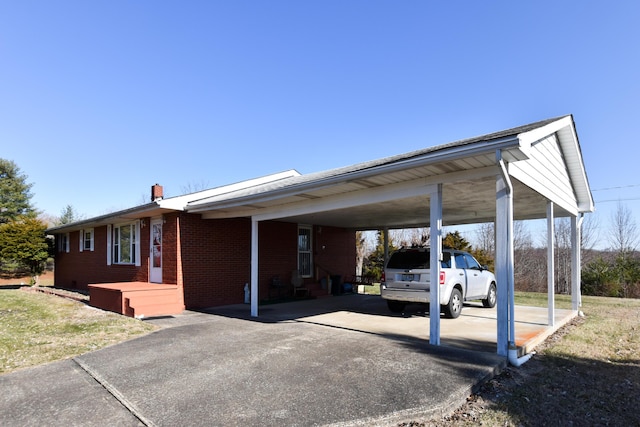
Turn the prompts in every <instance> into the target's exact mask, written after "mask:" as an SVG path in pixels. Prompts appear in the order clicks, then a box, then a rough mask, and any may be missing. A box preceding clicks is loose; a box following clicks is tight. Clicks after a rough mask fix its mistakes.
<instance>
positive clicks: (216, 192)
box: [181, 169, 300, 209]
mask: <svg viewBox="0 0 640 427" xmlns="http://www.w3.org/2000/svg"><path fill="white" fill-rule="evenodd" d="M298 176H300V172H298V171H297V170H295V169H290V170H288V171H284V172H279V173H274V174H271V175H266V176H262V177H259V178H254V179H249V180H246V181H241V182H237V183H235V184H230V185H225V186H222V187H217V188H211V189H209V190H204V191H200V192H197V193H192V194H187V195H185V196H181V197H182V198H183V200H185V202H186V203H184V204H183V205H182V206H181V209H184V208H185V207H186V206H187V204H189V205H190V206H199V205H202V204H206V203H207V199H209V198H211V197H215V196H220V195H224V194H229V193H233V192H235V191H240V190H246V189H248V188H251V187H257V186H260V185H265V184H270V183H273V182H276V181H282V180H284V179H289V178H295V177H298Z"/></svg>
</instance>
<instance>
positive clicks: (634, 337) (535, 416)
mask: <svg viewBox="0 0 640 427" xmlns="http://www.w3.org/2000/svg"><path fill="white" fill-rule="evenodd" d="M582 302H583V305H582V311H583V312H584V317H578V318H576V319H575V320H574V321H573V322H572V323H571V324H569V325H567V326H565V327H564V328H562V329H561V330H560V331H558V332H557V333H556V334H554V335H553V336H551V337H550V338H549V339H547V341H546V342H545V343H543V344H542V345H541V346H539V348H538V349H536V350H537V351H538V353H537V354H536V355H535V356H534V357H533V358H532V359H531V360H530V361H529V362H527V363H525V364H524V365H522V366H521V367H519V368H514V367H509V368H507V369H506V370H505V371H504V372H503V373H502V374H500V375H499V376H498V377H496V378H494V379H492V380H490V381H489V382H488V383H487V384H485V385H484V386H483V387H482V389H481V390H479V392H478V393H476V394H474V395H472V396H471V397H470V398H469V399H468V402H467V403H466V404H465V405H464V406H463V407H461V408H459V409H458V410H457V411H455V412H454V413H453V414H451V415H450V416H447V417H445V418H443V419H441V420H429V421H422V422H414V423H412V424H410V425H412V426H472V425H479V424H482V425H486V426H537V425H551V426H555V425H558V426H565V425H588V426H591V425H640V413H638V411H636V410H635V408H636V407H637V397H638V396H640V300H637V299H619V298H603V297H591V296H583V298H582ZM516 304H527V305H534V306H546V304H547V296H546V294H529V293H516ZM570 306H571V298H570V297H569V296H563V295H557V296H556V307H558V308H569V307H570Z"/></svg>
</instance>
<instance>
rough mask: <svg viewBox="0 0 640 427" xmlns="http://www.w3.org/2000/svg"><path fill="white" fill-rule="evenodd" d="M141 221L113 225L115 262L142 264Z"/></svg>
mask: <svg viewBox="0 0 640 427" xmlns="http://www.w3.org/2000/svg"><path fill="white" fill-rule="evenodd" d="M139 224H140V223H139V222H138V221H136V222H132V223H129V224H118V225H114V226H113V263H114V264H135V265H140V264H139V263H140V241H139V236H140V225H139Z"/></svg>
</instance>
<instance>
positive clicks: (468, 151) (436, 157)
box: [186, 136, 526, 213]
mask: <svg viewBox="0 0 640 427" xmlns="http://www.w3.org/2000/svg"><path fill="white" fill-rule="evenodd" d="M513 149H516V150H519V153H518V156H516V155H515V153H512V152H511V151H512V150H513ZM502 150H508V152H506V153H505V155H507V156H509V157H510V158H511V159H512V160H514V161H517V160H519V159H520V157H522V158H525V157H526V154H525V153H523V152H522V151H521V150H520V141H519V139H518V138H517V136H508V137H503V138H497V139H495V140H490V141H484V142H483V143H482V144H478V145H475V144H469V145H467V144H465V145H461V146H456V145H454V146H449V145H444V146H440V147H434V151H429V152H427V153H423V154H420V155H416V156H411V157H408V158H403V159H399V160H389V159H382V160H383V161H384V160H386V162H383V163H375V162H373V163H372V164H370V165H368V166H367V164H366V163H362V164H359V165H356V169H352V168H350V167H345V168H340V169H336V171H339V170H342V169H344V172H339V173H337V174H335V175H331V176H327V177H323V178H319V179H313V176H314V175H322V174H323V172H318V173H317V174H309V175H301V176H300V177H296V178H297V179H300V180H301V182H298V183H294V184H292V185H288V186H284V187H281V188H277V189H273V190H270V191H266V192H258V193H255V194H245V195H241V196H238V197H232V198H229V199H226V198H219V199H218V200H214V201H211V202H206V201H204V200H203V201H200V202H199V203H198V204H195V203H189V204H188V205H187V207H186V211H188V212H190V213H201V212H204V211H208V210H210V209H225V208H230V207H235V206H238V205H244V204H251V203H258V202H264V201H270V200H274V199H279V198H283V197H289V196H293V195H298V194H300V193H304V192H305V191H309V190H317V189H320V188H327V187H330V186H333V185H336V184H341V183H345V182H353V181H358V180H362V179H367V178H370V177H372V176H375V175H379V174H385V173H394V172H399V171H403V170H407V169H411V168H416V167H420V166H428V165H433V164H438V163H442V162H449V161H453V160H458V159H461V158H465V157H471V156H477V155H481V154H489V153H492V152H494V151H498V152H501V151H502ZM360 167H361V168H360ZM218 197H219V196H218ZM205 200H206V199H205Z"/></svg>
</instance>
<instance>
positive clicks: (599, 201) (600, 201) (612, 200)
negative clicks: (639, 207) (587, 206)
mask: <svg viewBox="0 0 640 427" xmlns="http://www.w3.org/2000/svg"><path fill="white" fill-rule="evenodd" d="M633 200H640V197H629V198H626V199H609V200H595V202H596V203H609V202H627V201H633Z"/></svg>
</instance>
